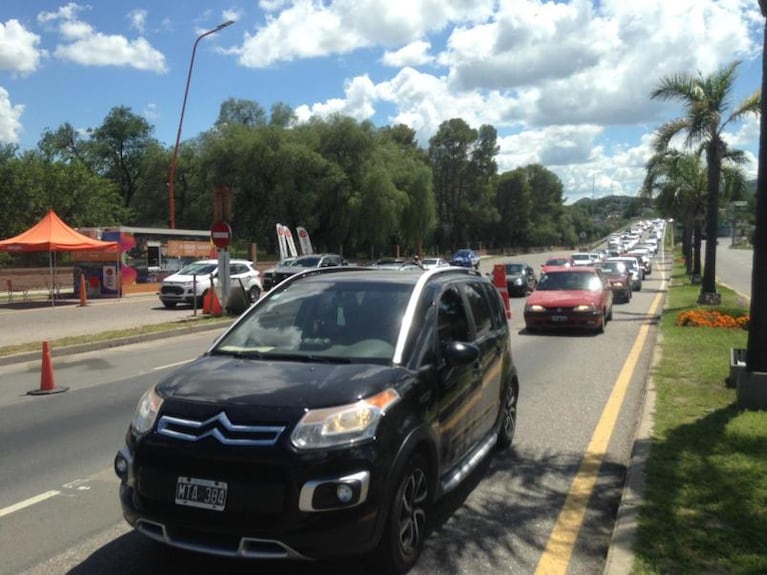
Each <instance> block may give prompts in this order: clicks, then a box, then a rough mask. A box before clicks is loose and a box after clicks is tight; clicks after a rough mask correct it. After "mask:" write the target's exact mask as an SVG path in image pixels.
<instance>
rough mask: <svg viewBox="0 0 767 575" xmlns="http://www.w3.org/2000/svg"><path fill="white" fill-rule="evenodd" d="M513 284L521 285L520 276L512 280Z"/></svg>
mask: <svg viewBox="0 0 767 575" xmlns="http://www.w3.org/2000/svg"><path fill="white" fill-rule="evenodd" d="M514 285H515V286H521V285H522V278H517V279H515V280H514Z"/></svg>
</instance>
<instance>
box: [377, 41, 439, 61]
mask: <svg viewBox="0 0 767 575" xmlns="http://www.w3.org/2000/svg"><path fill="white" fill-rule="evenodd" d="M430 49H431V43H429V42H427V41H425V40H416V41H415V42H411V43H410V44H408V45H407V46H403V47H402V48H400V49H399V50H395V51H393V52H390V51H388V50H387V51H386V52H384V55H383V57H382V58H381V62H382V63H383V64H384V65H385V66H391V67H393V68H403V67H405V66H422V65H423V64H429V63H430V62H433V61H434V57H433V56H431V55H430V54H429V50H430Z"/></svg>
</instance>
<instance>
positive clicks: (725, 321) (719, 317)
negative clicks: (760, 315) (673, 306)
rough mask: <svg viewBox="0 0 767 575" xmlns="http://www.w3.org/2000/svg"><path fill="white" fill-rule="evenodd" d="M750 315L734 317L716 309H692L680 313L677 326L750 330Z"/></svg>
mask: <svg viewBox="0 0 767 575" xmlns="http://www.w3.org/2000/svg"><path fill="white" fill-rule="evenodd" d="M749 322H750V318H749V316H748V314H740V315H733V313H729V312H722V311H719V310H716V309H691V310H688V311H685V312H682V313H680V314H679V315H678V316H677V318H676V325H679V326H690V327H728V328H737V329H746V330H747V329H748V325H749Z"/></svg>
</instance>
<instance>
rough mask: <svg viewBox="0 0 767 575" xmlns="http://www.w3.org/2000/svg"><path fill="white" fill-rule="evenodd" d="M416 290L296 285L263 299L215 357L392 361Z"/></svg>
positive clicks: (377, 285) (367, 284) (379, 285)
mask: <svg viewBox="0 0 767 575" xmlns="http://www.w3.org/2000/svg"><path fill="white" fill-rule="evenodd" d="M412 289H413V286H412V284H407V283H402V284H400V283H395V282H360V281H356V282H349V283H345V282H342V281H340V282H333V281H317V282H306V281H301V282H295V283H294V284H291V285H290V286H288V287H287V288H286V289H285V290H284V291H282V292H281V293H279V294H276V295H275V296H272V297H267V298H266V299H264V300H262V301H261V303H260V304H259V305H258V306H256V307H255V308H253V309H252V310H251V312H250V313H249V315H248V316H246V317H245V318H244V319H243V320H242V321H240V322H239V323H238V324H237V325H236V327H235V328H234V329H233V330H232V331H230V332H229V333H228V334H226V335H225V337H224V338H223V339H222V340H221V341H220V342H219V343H218V344H217V346H216V349H215V350H214V353H233V354H237V355H245V356H248V355H252V356H254V357H280V358H283V359H284V358H295V359H297V360H302V359H314V358H318V357H320V358H326V359H328V360H329V361H332V360H337V359H343V360H355V359H357V360H363V359H364V360H386V361H390V360H391V358H392V356H393V355H394V347H395V345H396V342H397V337H398V335H399V330H400V324H401V322H402V317H403V315H404V312H405V308H406V307H407V304H408V301H409V298H410V294H411V291H412Z"/></svg>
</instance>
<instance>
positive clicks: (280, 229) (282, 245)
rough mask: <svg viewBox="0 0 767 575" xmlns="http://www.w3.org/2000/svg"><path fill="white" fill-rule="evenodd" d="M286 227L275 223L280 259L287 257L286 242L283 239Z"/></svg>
mask: <svg viewBox="0 0 767 575" xmlns="http://www.w3.org/2000/svg"><path fill="white" fill-rule="evenodd" d="M286 229H287V228H286V227H285V226H283V225H282V224H277V244H278V245H279V248H280V261H282V260H284V259H285V258H286V257H288V244H287V240H286V239H285V230H286Z"/></svg>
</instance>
